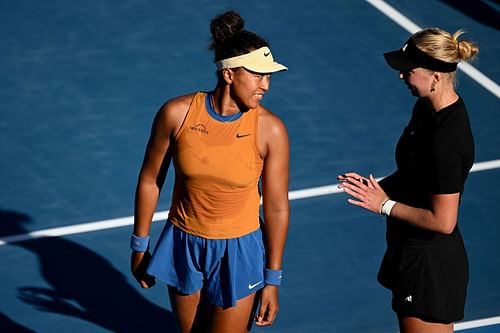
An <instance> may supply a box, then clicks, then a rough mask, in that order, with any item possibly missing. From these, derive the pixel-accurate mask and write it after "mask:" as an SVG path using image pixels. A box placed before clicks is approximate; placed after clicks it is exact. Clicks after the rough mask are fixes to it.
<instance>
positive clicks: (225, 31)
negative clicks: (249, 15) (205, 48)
mask: <svg viewBox="0 0 500 333" xmlns="http://www.w3.org/2000/svg"><path fill="white" fill-rule="evenodd" d="M244 27H245V21H244V20H243V18H242V17H241V16H240V14H238V13H237V12H235V11H233V10H229V11H226V12H224V13H222V14H220V15H219V16H216V17H215V18H214V19H212V21H211V22H210V32H211V33H212V44H211V45H210V48H212V49H213V48H215V47H216V45H218V44H220V43H223V42H224V40H226V39H227V38H229V37H231V36H233V35H234V34H236V33H238V32H240V31H242V30H243V28H244Z"/></svg>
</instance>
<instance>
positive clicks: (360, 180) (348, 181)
mask: <svg viewBox="0 0 500 333" xmlns="http://www.w3.org/2000/svg"><path fill="white" fill-rule="evenodd" d="M337 179H338V180H340V181H341V184H340V185H339V186H338V187H339V188H340V189H343V190H344V192H345V193H347V194H349V195H350V196H352V197H354V198H356V199H358V200H354V199H348V200H347V201H348V202H349V203H350V204H353V205H355V206H359V207H363V208H365V209H367V210H369V211H372V212H374V213H377V214H380V209H381V207H382V203H383V202H384V201H385V200H387V199H389V197H388V196H387V194H386V193H385V192H384V190H383V189H382V187H380V185H379V184H378V182H377V180H376V179H375V178H373V176H372V175H370V176H369V178H366V177H362V176H360V175H358V174H357V173H354V172H349V173H345V174H343V175H339V176H338V177H337Z"/></svg>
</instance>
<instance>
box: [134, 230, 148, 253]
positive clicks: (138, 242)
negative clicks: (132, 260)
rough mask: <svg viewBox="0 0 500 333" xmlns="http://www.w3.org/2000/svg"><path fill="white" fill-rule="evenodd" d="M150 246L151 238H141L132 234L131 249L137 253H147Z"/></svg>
mask: <svg viewBox="0 0 500 333" xmlns="http://www.w3.org/2000/svg"><path fill="white" fill-rule="evenodd" d="M148 246H149V236H146V237H139V236H136V235H134V234H132V237H130V248H131V249H132V250H134V251H136V252H146V250H147V249H148Z"/></svg>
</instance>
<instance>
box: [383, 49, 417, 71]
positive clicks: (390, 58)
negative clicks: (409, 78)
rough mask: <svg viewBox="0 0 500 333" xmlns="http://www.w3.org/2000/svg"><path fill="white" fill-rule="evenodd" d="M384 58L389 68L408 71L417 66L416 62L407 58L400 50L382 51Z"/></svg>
mask: <svg viewBox="0 0 500 333" xmlns="http://www.w3.org/2000/svg"><path fill="white" fill-rule="evenodd" d="M384 58H385V61H386V62H387V64H388V65H389V66H390V67H391V68H393V69H395V70H397V71H400V72H406V71H410V70H412V69H414V68H417V67H419V66H418V65H417V64H415V63H413V62H412V61H411V60H409V59H408V58H407V57H406V56H405V55H404V54H403V51H401V50H397V51H392V52H386V53H384Z"/></svg>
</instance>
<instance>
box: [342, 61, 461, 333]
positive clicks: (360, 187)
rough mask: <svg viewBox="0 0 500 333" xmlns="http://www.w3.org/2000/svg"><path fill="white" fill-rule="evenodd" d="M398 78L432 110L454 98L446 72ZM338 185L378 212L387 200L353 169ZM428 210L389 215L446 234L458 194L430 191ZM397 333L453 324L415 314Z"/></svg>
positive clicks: (434, 332)
mask: <svg viewBox="0 0 500 333" xmlns="http://www.w3.org/2000/svg"><path fill="white" fill-rule="evenodd" d="M399 78H400V79H401V80H402V81H403V82H404V83H405V84H406V86H407V87H408V89H409V90H410V92H411V94H412V95H413V96H416V97H422V98H424V99H425V100H426V101H427V102H428V103H429V105H430V106H431V107H432V108H433V109H434V111H435V112H439V111H440V110H442V109H443V108H445V107H447V106H448V105H451V104H452V103H454V102H455V101H456V100H457V99H458V95H457V94H456V92H455V90H454V88H453V83H452V81H451V80H450V79H449V77H448V76H447V75H446V74H443V73H440V72H433V71H430V70H427V69H423V68H415V69H413V70H411V71H407V72H400V73H399ZM337 179H338V180H339V181H340V185H339V188H341V189H342V190H343V191H344V192H345V193H347V194H348V195H349V196H350V198H349V199H348V202H349V203H350V204H352V205H355V206H359V207H362V208H364V209H367V210H369V211H371V212H374V213H377V214H380V213H381V207H382V203H383V202H384V201H385V200H387V199H390V198H389V197H388V196H387V194H386V193H385V192H384V190H383V189H382V188H381V187H380V185H379V184H378V182H377V180H376V179H375V178H374V177H373V176H372V175H369V176H363V175H360V174H359V173H356V172H346V173H344V174H341V175H338V176H337ZM430 199H431V209H429V210H428V209H421V208H415V207H411V206H408V205H405V204H402V203H400V202H397V203H396V204H395V205H394V207H393V209H392V211H391V217H395V218H397V219H398V220H400V221H401V223H408V224H411V225H414V226H417V227H419V228H422V229H427V230H432V231H435V232H439V233H443V234H450V233H451V232H453V229H454V228H455V226H456V224H457V216H458V207H459V199H460V193H451V194H431V197H430ZM398 320H399V325H400V330H401V333H420V332H422V333H424V332H425V333H448V332H453V323H450V324H438V323H429V322H425V321H423V320H421V319H419V318H415V317H399V318H398Z"/></svg>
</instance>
